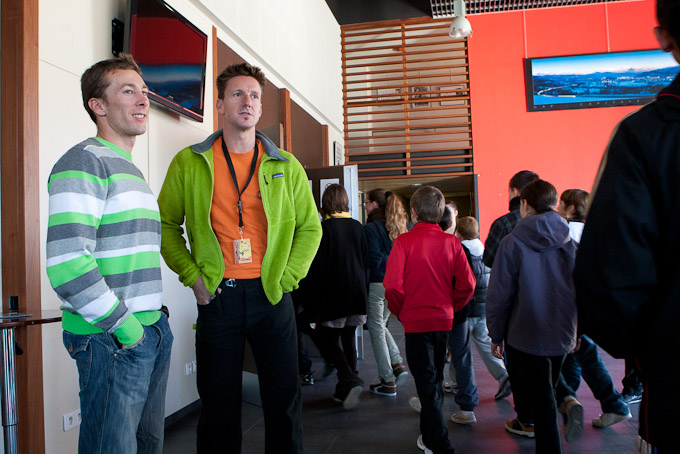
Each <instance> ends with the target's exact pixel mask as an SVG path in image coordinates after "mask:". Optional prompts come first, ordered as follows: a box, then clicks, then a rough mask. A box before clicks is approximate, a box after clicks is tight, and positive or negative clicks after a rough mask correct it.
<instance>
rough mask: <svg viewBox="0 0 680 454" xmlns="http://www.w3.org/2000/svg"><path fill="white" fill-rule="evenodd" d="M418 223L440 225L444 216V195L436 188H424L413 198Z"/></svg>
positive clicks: (419, 189) (418, 190)
mask: <svg viewBox="0 0 680 454" xmlns="http://www.w3.org/2000/svg"><path fill="white" fill-rule="evenodd" d="M410 203H411V208H413V211H415V213H416V216H418V221H420V222H429V223H430V224H438V223H439V221H440V220H441V218H442V215H443V214H444V206H445V204H444V194H442V192H441V191H440V190H439V189H437V188H435V187H434V186H422V187H420V188H418V189H417V190H416V192H414V193H413V195H412V196H411V202H410Z"/></svg>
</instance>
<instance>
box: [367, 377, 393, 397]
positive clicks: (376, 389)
mask: <svg viewBox="0 0 680 454" xmlns="http://www.w3.org/2000/svg"><path fill="white" fill-rule="evenodd" d="M369 388H370V390H371V392H372V393H373V394H377V395H379V396H390V397H395V396H396V395H397V385H396V383H395V382H393V381H388V382H386V381H383V380H380V383H376V384H375V385H371V386H370V387H369Z"/></svg>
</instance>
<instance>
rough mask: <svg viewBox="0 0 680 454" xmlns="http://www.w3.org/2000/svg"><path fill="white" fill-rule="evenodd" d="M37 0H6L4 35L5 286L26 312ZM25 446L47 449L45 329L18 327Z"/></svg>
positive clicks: (32, 266) (35, 250)
mask: <svg viewBox="0 0 680 454" xmlns="http://www.w3.org/2000/svg"><path fill="white" fill-rule="evenodd" d="M38 3H39V2H38V0H3V1H2V17H1V19H0V20H1V21H2V23H1V25H0V28H1V29H2V36H1V37H0V39H1V40H2V69H1V70H2V74H1V76H0V77H1V78H2V87H1V88H0V90H1V95H0V96H1V102H2V104H1V106H0V108H1V109H2V114H1V117H2V125H1V128H2V139H1V145H0V150H1V153H0V154H1V157H0V160H1V163H0V167H1V171H2V176H1V179H2V187H1V189H0V191H1V196H2V286H3V288H2V293H3V306H4V308H5V309H7V297H9V296H10V295H17V296H19V310H20V312H28V313H33V314H35V313H39V312H40V311H41V301H40V285H38V284H39V281H40V276H41V273H40V210H39V209H38V207H39V206H40V197H39V194H40V190H41V188H44V186H43V185H42V184H41V183H44V182H41V181H40V179H39V168H38V156H39V151H38V150H39V143H38V133H37V132H38ZM16 338H17V341H18V342H19V344H20V345H21V346H22V347H23V349H24V352H25V353H24V354H23V355H21V356H18V357H17V358H16V371H17V395H18V401H19V410H18V417H19V420H18V432H19V452H22V453H24V452H25V453H32V454H33V453H44V452H45V434H44V417H43V414H44V409H43V380H42V377H43V374H42V335H41V330H40V328H39V327H24V328H17V331H16Z"/></svg>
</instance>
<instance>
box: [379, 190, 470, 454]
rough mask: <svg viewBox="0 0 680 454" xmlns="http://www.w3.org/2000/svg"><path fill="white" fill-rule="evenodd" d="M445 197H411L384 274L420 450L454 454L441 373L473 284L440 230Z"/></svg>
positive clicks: (426, 193)
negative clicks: (410, 384)
mask: <svg viewBox="0 0 680 454" xmlns="http://www.w3.org/2000/svg"><path fill="white" fill-rule="evenodd" d="M443 213H444V195H443V194H442V193H441V191H439V190H438V189H437V188H435V187H432V186H423V187H421V188H420V189H418V190H417V191H416V192H415V193H414V194H413V196H412V197H411V218H412V219H413V221H414V222H415V223H416V224H415V225H414V226H413V229H412V230H411V231H410V232H408V233H404V234H403V235H400V236H399V237H398V238H397V239H396V240H395V242H394V245H393V246H392V251H391V253H390V256H389V258H388V259H387V267H386V271H385V279H384V280H383V285H384V286H385V297H386V298H387V302H388V307H389V309H390V311H391V312H392V313H393V314H394V315H396V316H397V318H399V320H400V321H401V323H402V324H403V325H404V331H405V333H406V357H407V361H408V365H409V368H410V370H411V373H412V374H413V378H414V380H415V382H416V390H417V391H418V397H419V398H420V401H421V404H422V411H421V413H420V431H421V435H420V436H419V437H418V441H417V444H418V447H419V448H420V449H421V450H423V451H424V452H425V453H426V454H427V453H435V454H443V453H446V454H450V453H453V452H455V451H454V449H453V447H452V446H451V442H450V441H449V437H448V429H447V427H446V424H445V422H444V418H443V415H442V401H443V389H442V381H443V371H444V362H445V359H446V344H447V340H448V333H449V331H450V330H451V326H452V324H453V313H454V311H458V310H460V309H462V308H463V307H464V306H465V305H466V304H467V303H468V302H469V301H470V299H471V298H472V294H473V293H474V289H475V278H474V275H473V274H472V270H471V269H470V266H469V265H468V262H467V259H466V257H465V253H464V252H463V246H462V245H461V244H460V241H459V240H458V239H457V238H456V237H455V236H454V235H449V234H447V233H444V232H443V231H442V230H441V228H440V227H439V225H438V222H439V220H440V219H441V217H442V215H443Z"/></svg>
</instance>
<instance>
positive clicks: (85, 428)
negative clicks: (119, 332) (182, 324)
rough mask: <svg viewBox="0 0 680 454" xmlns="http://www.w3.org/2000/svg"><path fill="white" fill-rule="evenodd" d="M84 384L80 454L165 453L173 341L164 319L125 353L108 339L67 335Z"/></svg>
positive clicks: (68, 347) (147, 329) (147, 328)
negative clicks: (166, 399)
mask: <svg viewBox="0 0 680 454" xmlns="http://www.w3.org/2000/svg"><path fill="white" fill-rule="evenodd" d="M63 341H64V346H65V347H66V350H67V351H68V352H69V354H70V355H71V357H72V358H73V359H75V361H76V365H77V367H78V376H79V382H80V414H81V417H82V422H81V423H80V436H79V439H78V452H79V453H81V454H85V453H87V454H95V453H96V454H106V453H111V454H114V453H115V454H118V453H123V452H124V453H145V454H146V453H148V454H161V453H162V452H163V434H164V430H165V390H166V387H167V383H168V371H169V369H170V350H171V348H172V341H173V336H172V333H171V332H170V325H169V324H168V319H167V317H166V316H165V314H161V318H160V319H159V320H158V321H157V322H156V323H154V324H153V325H150V326H145V327H144V337H143V338H142V340H141V341H140V342H139V343H138V344H136V345H135V346H133V347H129V348H125V349H121V348H119V347H118V345H117V342H116V339H115V337H114V336H113V335H112V334H109V333H99V334H73V333H70V332H68V331H64V332H63Z"/></svg>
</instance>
